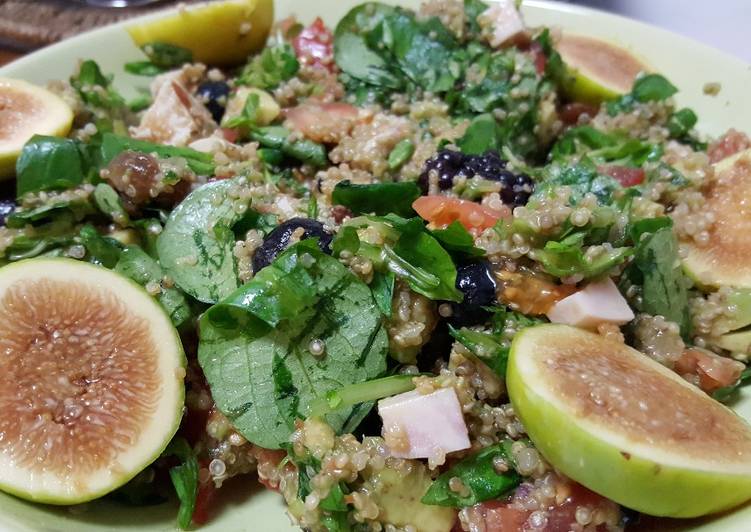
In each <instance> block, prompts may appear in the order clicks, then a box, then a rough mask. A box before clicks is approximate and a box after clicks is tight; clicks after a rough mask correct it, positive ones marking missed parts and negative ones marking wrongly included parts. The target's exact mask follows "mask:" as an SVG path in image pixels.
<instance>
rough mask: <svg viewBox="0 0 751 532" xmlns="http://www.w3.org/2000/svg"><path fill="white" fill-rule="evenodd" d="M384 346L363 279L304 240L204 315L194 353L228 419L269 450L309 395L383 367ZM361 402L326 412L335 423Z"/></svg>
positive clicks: (357, 413) (354, 416) (353, 419)
mask: <svg viewBox="0 0 751 532" xmlns="http://www.w3.org/2000/svg"><path fill="white" fill-rule="evenodd" d="M312 340H319V341H321V342H323V344H324V345H325V351H324V354H322V355H319V356H316V355H313V354H312V353H311V352H310V351H309V346H310V343H311V341H312ZM387 350H388V338H387V335H386V331H385V329H384V328H383V324H382V323H381V314H380V312H378V308H377V306H376V303H375V301H374V300H373V296H372V295H371V292H370V289H369V288H368V286H367V285H365V284H364V283H363V282H362V281H360V280H359V279H358V278H357V277H356V276H355V275H354V274H353V273H352V272H350V271H349V270H348V269H347V268H346V267H345V266H343V265H342V264H341V263H340V262H339V261H338V260H337V259H335V258H333V257H330V256H328V255H326V254H324V253H322V252H321V251H320V250H319V249H318V246H317V243H316V242H315V240H305V241H303V242H300V243H298V244H296V245H295V246H293V247H291V248H289V249H288V250H287V251H285V252H284V253H283V254H282V255H280V256H279V257H278V258H277V259H276V260H275V261H274V262H273V263H272V264H271V265H270V266H267V267H266V268H264V269H263V270H261V271H260V272H259V273H258V274H256V276H255V277H254V278H253V279H251V281H249V282H248V283H246V284H245V285H244V286H242V287H241V288H240V289H238V290H237V291H235V292H234V293H233V294H231V295H230V296H229V297H227V299H225V300H224V301H222V302H221V303H219V304H217V305H215V306H214V307H212V308H210V309H209V310H208V311H207V312H206V313H205V314H204V316H203V318H202V319H201V322H200V343H199V348H198V360H199V362H200V364H201V367H202V368H203V370H204V373H205V375H206V378H207V380H208V382H209V385H210V387H211V391H212V395H213V397H214V400H215V401H216V403H217V406H218V407H219V409H220V410H221V411H222V412H223V413H224V415H226V416H227V418H228V419H229V420H230V422H231V423H232V425H233V426H234V427H236V428H237V429H238V431H240V433H241V434H243V436H245V437H246V438H247V439H248V440H249V441H251V442H253V443H255V444H257V445H260V446H262V447H265V448H269V449H276V448H279V447H280V446H282V444H284V443H285V442H287V441H288V439H289V436H290V435H291V433H292V432H293V431H294V430H295V420H296V419H298V418H301V417H303V416H304V414H305V412H307V411H308V409H309V407H310V405H311V403H313V402H314V401H316V400H317V399H319V398H321V397H325V396H326V394H327V393H328V392H330V391H331V390H338V389H340V388H342V387H344V386H347V385H350V384H355V383H359V382H364V381H367V380H370V379H373V378H375V377H377V376H379V375H381V374H382V373H383V371H384V370H385V369H386V354H387ZM368 410H369V408H342V409H339V410H337V411H335V412H331V413H329V414H327V415H325V420H326V422H327V423H328V424H329V425H331V426H332V427H333V428H334V430H337V431H338V430H341V429H342V428H343V427H345V426H351V425H353V424H356V423H359V421H361V420H362V418H363V417H364V416H365V415H366V414H367V412H368Z"/></svg>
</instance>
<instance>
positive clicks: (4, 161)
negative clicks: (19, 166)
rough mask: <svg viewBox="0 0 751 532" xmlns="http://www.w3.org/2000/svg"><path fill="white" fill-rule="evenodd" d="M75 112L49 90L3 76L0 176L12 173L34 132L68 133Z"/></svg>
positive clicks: (41, 133) (0, 101)
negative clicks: (22, 150) (24, 146)
mask: <svg viewBox="0 0 751 532" xmlns="http://www.w3.org/2000/svg"><path fill="white" fill-rule="evenodd" d="M72 123H73V111H71V109H70V107H69V106H68V104H67V103H65V102H64V101H63V100H62V99H61V98H60V97H58V96H57V95H55V94H53V93H51V92H50V91H48V90H46V89H43V88H41V87H37V86H36V85H32V84H31V83H27V82H26V81H21V80H18V79H10V78H0V179H2V178H5V177H10V176H12V175H13V173H14V171H15V167H16V159H18V155H19V154H20V153H21V149H22V148H23V145H24V144H26V141H27V140H29V139H30V138H31V137H32V136H33V135H35V134H39V135H59V136H64V135H67V134H68V132H69V131H70V127H71V124H72Z"/></svg>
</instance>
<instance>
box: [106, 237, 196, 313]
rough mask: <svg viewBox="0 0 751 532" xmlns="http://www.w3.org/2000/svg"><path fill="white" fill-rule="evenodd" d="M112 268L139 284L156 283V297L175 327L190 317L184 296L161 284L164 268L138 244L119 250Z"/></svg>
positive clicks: (175, 289)
mask: <svg viewBox="0 0 751 532" xmlns="http://www.w3.org/2000/svg"><path fill="white" fill-rule="evenodd" d="M114 270H115V271H116V272H117V273H119V274H122V275H124V276H125V277H128V278H129V279H132V280H134V281H135V282H137V283H138V284H140V285H141V286H146V285H147V284H149V283H158V284H159V285H160V287H161V290H160V292H159V294H158V295H157V296H156V298H157V299H158V300H159V302H160V303H161V304H162V306H163V307H164V310H165V311H166V312H167V314H168V315H169V317H170V319H171V320H172V324H173V325H174V326H175V327H176V328H180V327H182V326H183V325H184V324H185V323H187V322H188V320H189V319H190V317H191V312H190V307H189V306H188V302H187V301H186V299H185V296H184V295H183V294H182V292H180V290H178V289H177V288H168V287H166V286H161V282H162V279H163V278H164V275H165V273H164V270H162V267H161V266H160V265H159V263H158V262H157V261H155V260H154V259H152V258H151V257H149V256H148V255H147V254H146V252H145V251H143V250H142V249H141V248H139V247H138V246H126V247H125V249H123V250H122V252H120V258H119V260H118V261H117V264H116V265H115V268H114Z"/></svg>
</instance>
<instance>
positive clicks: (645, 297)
mask: <svg viewBox="0 0 751 532" xmlns="http://www.w3.org/2000/svg"><path fill="white" fill-rule="evenodd" d="M633 267H634V268H636V269H637V270H638V271H639V272H640V273H641V277H642V278H643V283H644V286H643V292H642V302H641V305H640V308H639V310H641V311H642V312H646V313H647V314H652V315H653V316H656V315H660V316H663V317H664V318H665V319H667V320H670V321H673V322H675V323H677V324H678V325H679V326H680V328H681V336H683V338H684V339H688V338H689V337H690V334H691V317H690V315H689V307H688V288H687V286H688V283H687V280H686V278H685V275H684V273H683V270H682V269H681V261H680V257H679V255H678V241H677V239H676V237H675V234H674V233H673V230H672V229H671V228H670V227H663V228H661V229H658V230H657V231H655V232H654V233H646V234H645V235H644V236H641V237H640V238H639V241H638V242H637V243H636V253H635V255H634V262H633Z"/></svg>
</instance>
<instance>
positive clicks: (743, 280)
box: [682, 149, 751, 290]
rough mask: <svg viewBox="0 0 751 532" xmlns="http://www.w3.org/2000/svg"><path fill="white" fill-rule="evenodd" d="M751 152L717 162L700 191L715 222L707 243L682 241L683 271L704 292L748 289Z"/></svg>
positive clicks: (750, 285)
mask: <svg viewBox="0 0 751 532" xmlns="http://www.w3.org/2000/svg"><path fill="white" fill-rule="evenodd" d="M749 197H751V149H747V150H744V151H742V152H740V153H737V154H735V155H732V156H730V157H727V158H725V159H723V160H722V161H720V162H718V163H717V164H715V166H714V178H713V179H712V181H711V182H710V183H709V185H708V186H707V187H706V190H705V191H704V198H705V200H706V201H705V205H704V208H705V209H706V211H707V212H711V213H713V214H714V217H715V222H714V224H712V226H711V227H710V229H709V241H708V243H707V244H706V245H701V246H700V245H698V244H696V242H694V241H693V240H685V241H683V242H682V246H683V247H684V248H685V250H686V252H687V253H686V256H685V257H684V259H683V267H684V269H685V271H686V273H687V274H688V275H689V276H690V277H691V278H692V279H693V280H694V281H695V282H696V284H697V285H698V286H699V287H700V288H703V289H704V290H712V289H716V288H719V287H721V286H731V287H734V288H738V289H751V261H749V260H748V257H749V256H751V203H749V201H748V199H747V198H749Z"/></svg>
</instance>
